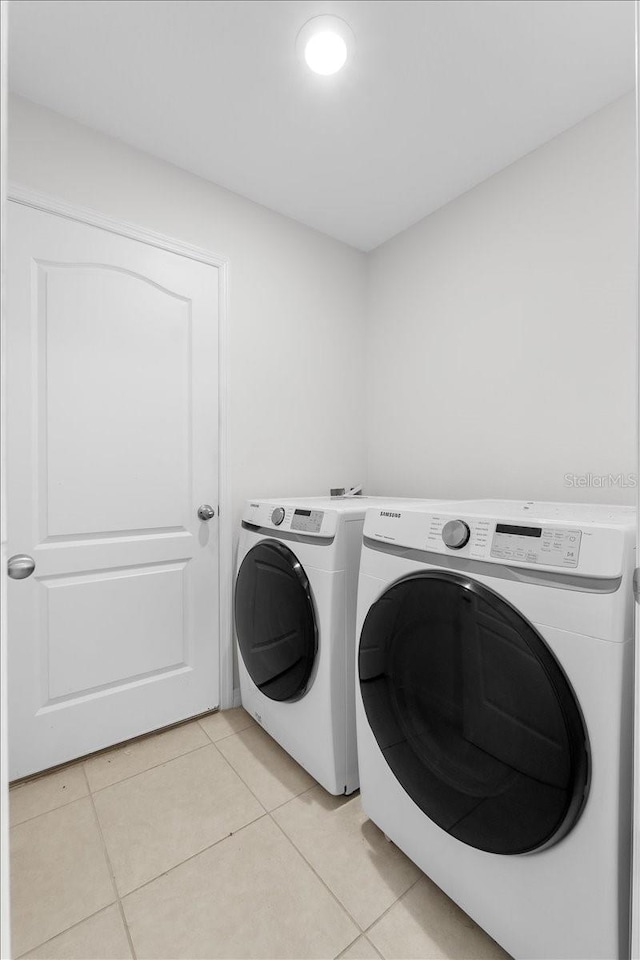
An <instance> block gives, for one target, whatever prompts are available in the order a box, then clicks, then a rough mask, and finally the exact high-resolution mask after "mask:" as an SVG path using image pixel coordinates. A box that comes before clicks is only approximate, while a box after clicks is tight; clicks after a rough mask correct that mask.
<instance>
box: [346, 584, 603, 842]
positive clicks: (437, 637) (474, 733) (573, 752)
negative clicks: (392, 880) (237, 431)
mask: <svg viewBox="0 0 640 960" xmlns="http://www.w3.org/2000/svg"><path fill="white" fill-rule="evenodd" d="M358 667H359V679H360V689H361V691H362V699H363V702H364V708H365V712H366V715H367V719H368V722H369V725H370V727H371V729H372V731H373V733H374V735H375V737H376V740H377V742H378V745H379V747H380V749H381V750H382V753H383V755H384V757H385V760H386V761H387V763H388V764H389V766H390V767H391V770H392V771H393V773H394V774H395V776H396V778H397V779H398V781H399V782H400V784H401V785H402V787H403V788H404V790H405V791H406V792H407V793H408V794H409V796H410V797H411V799H412V800H413V801H414V802H415V803H416V804H417V805H418V806H419V807H420V809H421V810H422V811H423V812H424V813H425V814H426V815H427V816H428V817H430V819H431V820H433V821H434V822H435V823H437V824H438V826H439V827H441V828H442V829H443V830H446V831H447V832H448V833H449V834H450V835H451V836H453V837H455V838H456V839H458V840H461V841H462V842H463V843H467V844H469V845H470V846H472V847H476V848H477V849H479V850H486V851H488V852H490V853H497V854H517V853H527V852H530V851H533V850H536V849H540V848H541V847H545V846H549V845H551V844H552V843H555V842H557V841H558V840H559V839H561V837H563V836H564V835H565V834H566V833H568V831H569V830H570V829H571V827H572V826H573V825H574V824H575V822H576V821H577V819H578V817H579V816H580V813H581V811H582V807H583V805H584V801H585V799H586V793H587V786H588V780H589V751H588V741H587V734H586V730H585V727H584V724H583V721H582V715H581V712H580V709H579V707H578V704H577V702H576V699H575V695H574V693H573V691H572V689H571V687H570V686H569V683H568V681H567V679H566V677H565V675H564V673H563V671H562V668H561V667H560V665H559V664H558V662H557V660H556V659H555V657H554V655H553V654H552V652H551V651H550V649H549V647H548V646H547V644H546V643H545V641H544V640H543V639H542V637H541V636H540V634H539V633H538V632H537V630H535V628H534V627H533V626H532V625H531V624H530V623H528V622H527V621H526V620H525V619H524V618H523V617H522V616H521V615H520V614H519V613H518V612H517V611H516V610H515V609H514V608H513V607H512V606H511V605H510V604H508V603H507V602H506V601H504V600H503V599H502V598H501V597H499V596H498V595H497V594H496V593H494V592H493V591H492V590H489V589H488V588H487V587H485V586H483V585H482V584H480V583H477V582H474V581H473V580H470V579H468V578H466V577H463V576H461V575H459V574H455V573H447V572H433V573H431V572H428V573H425V574H423V575H419V576H415V577H410V578H407V579H405V580H401V581H400V582H398V583H396V584H395V585H394V586H392V587H390V588H389V589H388V590H387V591H386V593H384V594H383V595H382V596H381V597H380V599H379V600H378V601H377V602H376V603H375V604H374V605H373V606H372V607H371V609H370V610H369V613H368V615H367V618H366V620H365V623H364V626H363V628H362V635H361V638H360V652H359V657H358Z"/></svg>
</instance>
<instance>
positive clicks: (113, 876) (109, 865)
mask: <svg viewBox="0 0 640 960" xmlns="http://www.w3.org/2000/svg"><path fill="white" fill-rule="evenodd" d="M82 770H83V773H84V777H85V780H86V781H87V787H89V778H88V776H87V771H86V770H85V769H84V765H83V767H82ZM89 799H90V801H91V809H92V810H93V816H94V817H95V821H96V824H97V827H98V833H99V834H100V840H101V843H102V849H103V851H104V855H105V859H106V861H107V869H108V870H109V876H110V877H111V884H112V886H113V892H114V893H115V896H116V900H115V902H116V904H117V906H118V912H119V914H120V918H121V920H122V922H123V924H124V930H125V934H126V937H127V942H128V944H129V950H130V951H131V956H132V958H133V960H136V957H137V954H136V949H135V947H134V945H133V939H132V937H131V931H130V930H129V924H128V923H127V918H126V916H125V912H124V908H123V906H122V901H121V900H120V891H119V890H118V884H117V883H116V874H115V870H114V869H113V864H112V863H111V857H110V856H109V848H108V846H107V841H106V840H105V836H104V832H103V830H102V824H101V822H100V817H99V816H98V810H97V808H96V805H95V801H94V798H93V794H92V793H91V790H89Z"/></svg>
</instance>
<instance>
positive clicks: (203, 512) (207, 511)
mask: <svg viewBox="0 0 640 960" xmlns="http://www.w3.org/2000/svg"><path fill="white" fill-rule="evenodd" d="M215 515H216V512H215V510H214V509H213V507H210V506H209V504H208V503H203V504H201V505H200V506H199V507H198V516H199V517H200V519H201V520H213V518H214V517H215Z"/></svg>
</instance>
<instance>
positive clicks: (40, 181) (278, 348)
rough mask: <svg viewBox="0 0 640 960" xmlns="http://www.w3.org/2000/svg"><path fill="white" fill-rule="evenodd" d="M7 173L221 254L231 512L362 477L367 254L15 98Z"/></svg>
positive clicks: (14, 179)
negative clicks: (225, 274)
mask: <svg viewBox="0 0 640 960" xmlns="http://www.w3.org/2000/svg"><path fill="white" fill-rule="evenodd" d="M213 135H214V131H212V136H213ZM9 177H10V179H11V181H12V182H14V183H19V184H22V185H24V186H27V187H30V188H31V189H33V190H37V191H40V192H42V193H47V194H50V195H52V196H55V197H59V198H62V199H64V200H67V201H68V202H70V203H76V204H79V205H82V206H85V207H91V208H93V209H94V210H98V211H100V212H101V213H104V214H106V215H108V216H111V217H119V218H121V219H123V220H128V221H130V222H133V223H137V224H140V225H142V226H144V227H147V228H149V229H151V230H156V231H158V232H160V233H163V234H166V235H168V236H171V237H175V238H177V239H180V240H184V241H187V242H189V243H193V244H196V245H198V246H201V247H205V248H207V249H209V250H211V251H213V252H215V253H218V254H220V255H222V256H225V257H228V258H229V261H230V282H229V288H230V297H229V329H228V333H229V370H228V386H229V423H228V434H229V451H228V455H229V470H230V485H231V489H232V496H233V508H234V516H235V518H236V520H237V517H238V514H239V511H240V509H241V507H242V503H243V501H244V500H245V499H246V498H247V497H269V496H281V497H284V496H295V495H298V494H304V495H312V494H328V492H329V489H330V488H331V487H335V486H344V485H347V484H352V483H357V482H359V481H360V480H362V479H363V470H364V466H365V447H364V431H363V430H362V422H363V417H364V399H363V393H364V391H363V382H364V379H363V378H364V367H363V364H364V357H363V353H362V343H363V336H364V321H365V317H364V308H365V287H364V285H365V281H366V265H365V256H364V254H362V253H360V252H359V251H356V250H354V249H353V248H352V247H349V246H347V245H345V244H342V243H339V242H338V241H336V240H332V239H330V238H328V237H325V236H324V235H322V234H320V233H318V232H317V231H314V230H311V229H309V228H307V227H303V226H301V225H300V224H298V223H295V222H294V221H293V220H289V219H287V218H286V217H283V216H280V215H278V214H276V213H272V212H271V211H269V210H267V209H265V208H264V207H261V206H259V205H258V204H255V203H252V202H251V201H249V200H245V199H244V198H242V197H239V196H237V195H236V194H233V193H231V192H229V191H227V190H224V189H222V188H220V187H217V186H215V185H214V184H211V183H209V182H207V181H205V180H201V179H199V178H198V177H195V176H193V175H191V174H189V173H186V172H184V171H183V170H180V169H178V168H177V167H174V166H172V165H171V164H167V163H164V162H162V161H160V160H157V159H155V158H153V157H151V156H149V155H147V154H144V153H141V152H140V151H137V150H134V149H132V148H130V147H128V146H126V145H125V144H123V143H121V142H119V141H117V140H114V139H111V138H109V137H106V136H103V135H102V134H99V133H96V132H94V131H92V130H90V129H89V128H87V127H85V126H81V125H80V124H77V123H74V122H73V121H71V120H68V119H66V118H65V117H62V116H61V115H59V114H56V113H53V112H51V111H49V110H46V109H44V108H42V107H38V106H36V105H35V104H33V103H31V102H29V101H27V100H24V99H21V98H19V97H11V99H10V108H9Z"/></svg>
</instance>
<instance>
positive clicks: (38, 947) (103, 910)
mask: <svg viewBox="0 0 640 960" xmlns="http://www.w3.org/2000/svg"><path fill="white" fill-rule="evenodd" d="M115 906H116V901H115V900H114V901H113V903H108V904H107V905H106V907H100V909H99V910H96V911H95V912H94V913H90V914H89V916H88V917H83V918H82V920H76V922H75V923H72V924H71V926H69V927H65V928H64V930H61V931H60V932H59V933H55V934H54V935H53V936H52V937H48V939H47V940H43V941H42V943H38V944H36V946H35V947H29V949H28V950H26V951H25V952H24V953H21V954H20V956H18V957H15V958H14V960H23V958H24V957H26V956H27V955H28V954H30V953H33V951H34V950H42V948H43V947H46V946H47V944H48V943H52V942H53V941H54V940H56V939H57V938H58V937H61V936H63V935H64V934H65V933H69V931H70V930H75V928H76V927H79V926H80V925H81V924H83V923H86V922H87V920H93V918H94V917H98V916H100V914H101V913H106V911H107V910H110V909H111V907H115Z"/></svg>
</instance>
